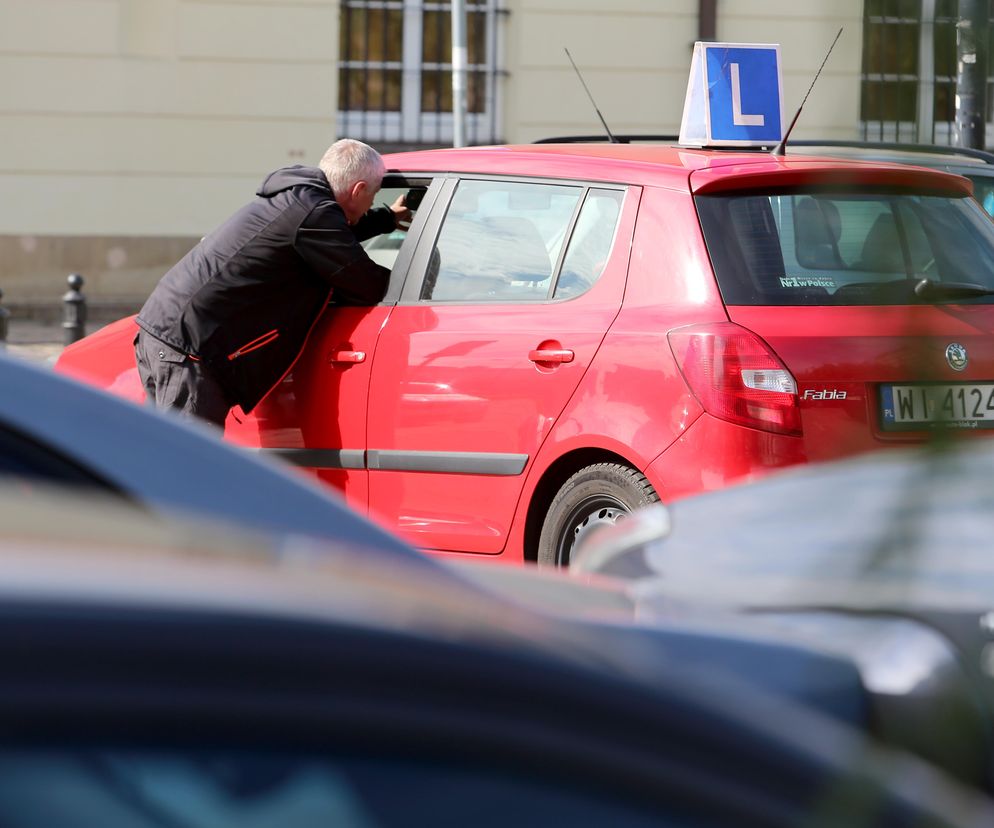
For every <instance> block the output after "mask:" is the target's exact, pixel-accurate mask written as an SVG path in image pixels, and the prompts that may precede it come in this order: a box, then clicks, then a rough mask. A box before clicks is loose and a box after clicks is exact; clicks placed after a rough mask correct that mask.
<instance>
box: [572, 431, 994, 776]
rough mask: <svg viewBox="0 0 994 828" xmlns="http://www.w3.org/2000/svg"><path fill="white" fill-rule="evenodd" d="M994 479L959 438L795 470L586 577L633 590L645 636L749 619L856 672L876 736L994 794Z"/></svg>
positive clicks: (676, 509) (692, 512) (614, 544)
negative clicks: (711, 619) (713, 620)
mask: <svg viewBox="0 0 994 828" xmlns="http://www.w3.org/2000/svg"><path fill="white" fill-rule="evenodd" d="M992 470H994V447H992V446H991V445H989V444H986V443H984V444H975V443H971V444H970V445H969V447H967V445H966V444H957V443H951V442H950V441H949V440H948V439H947V440H945V441H943V440H939V444H938V446H937V447H934V448H931V449H918V450H912V449H908V450H906V451H904V452H894V453H886V454H877V455H868V456H866V457H863V458H860V459H858V460H850V461H845V462H838V463H830V464H822V465H819V466H810V467H806V468H803V469H798V470H792V471H789V472H784V473H782V474H779V475H776V476H773V477H771V478H769V479H766V480H763V481H759V482H755V483H752V484H748V485H742V486H737V487H733V488H730V489H727V490H725V491H722V492H715V493H711V494H708V495H702V496H699V497H695V498H688V499H686V500H684V501H681V502H679V503H674V504H672V506H671V507H670V509H669V511H668V512H667V514H666V515H662V514H660V513H659V512H658V511H653V509H647V510H645V511H643V512H640V513H638V514H636V515H634V516H631V517H629V518H628V519H627V522H626V523H625V524H618V525H617V526H615V527H613V528H611V529H603V530H602V531H601V532H599V533H598V534H597V535H596V536H594V535H592V536H591V537H590V538H589V541H588V542H586V543H584V544H583V548H582V550H581V551H580V554H579V555H578V557H577V560H576V561H575V562H574V568H576V569H578V570H580V571H588V572H595V573H598V574H600V575H602V576H604V575H610V576H612V577H615V578H626V579H629V580H630V582H631V583H632V584H633V586H632V593H633V594H634V595H637V596H638V601H637V610H636V611H637V614H638V617H639V618H640V619H641V621H642V622H643V623H647V624H651V623H652V619H653V618H657V619H663V620H665V621H666V622H667V623H671V621H672V618H673V617H674V616H675V615H676V616H678V615H680V614H681V613H687V612H688V610H687V608H688V607H690V608H693V611H694V612H696V613H698V614H700V613H703V612H710V613H716V614H719V615H721V616H727V615H728V614H734V615H735V616H737V617H738V619H739V623H740V625H741V629H742V630H743V631H746V630H753V631H755V632H756V633H757V634H759V633H760V631H763V630H766V631H768V632H769V631H772V630H777V631H779V632H780V633H781V634H782V635H784V636H786V637H787V638H788V639H789V640H793V641H794V642H796V643H797V644H798V645H800V646H807V647H810V648H812V649H813V650H815V651H818V652H822V653H826V654H834V655H836V656H838V657H841V658H844V659H846V660H848V661H849V662H850V663H852V664H854V665H856V667H857V669H858V672H859V675H860V679H859V684H860V685H861V686H862V687H863V688H864V690H865V692H866V698H867V701H868V706H869V709H868V715H867V718H866V720H865V726H866V728H867V730H868V731H869V732H871V733H873V734H875V735H876V736H878V737H879V738H881V739H883V740H885V741H887V742H889V743H891V744H896V745H901V746H904V747H906V748H909V749H911V750H914V751H915V752H917V753H919V754H920V755H922V756H925V757H927V758H929V759H930V760H931V761H933V762H936V763H937V764H939V765H941V766H943V767H945V768H947V769H949V770H950V771H952V772H953V773H955V774H956V775H957V776H959V777H960V778H961V779H964V780H967V781H969V782H970V783H971V784H974V785H977V786H979V787H982V788H985V789H987V790H988V791H990V790H994V558H992V556H991V552H990V550H991V538H992V537H994V489H992V486H991V476H992ZM654 508H655V509H659V508H660V507H654ZM670 522H671V524H672V528H670ZM756 669H757V671H760V670H761V669H762V668H760V667H757V668H756Z"/></svg>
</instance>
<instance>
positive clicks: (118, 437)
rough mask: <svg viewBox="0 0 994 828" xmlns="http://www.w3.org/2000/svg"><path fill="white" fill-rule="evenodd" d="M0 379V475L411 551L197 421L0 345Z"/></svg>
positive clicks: (285, 471)
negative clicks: (101, 388)
mask: <svg viewBox="0 0 994 828" xmlns="http://www.w3.org/2000/svg"><path fill="white" fill-rule="evenodd" d="M0 388H2V389H3V393H0V481H2V480H4V479H5V478H10V477H12V478H15V479H18V480H21V481H23V482H24V483H25V484H27V483H29V482H31V481H44V482H47V483H49V484H59V485H62V486H71V487H74V488H81V489H88V490H95V491H101V492H107V493H113V494H114V495H116V496H118V497H121V498H123V499H126V500H128V501H130V502H132V503H135V504H139V505H141V506H143V507H145V508H148V509H152V510H156V511H162V512H167V513H169V512H175V511H180V512H185V513H188V514H195V515H210V516H214V517H217V518H224V519H226V520H228V521H230V522H233V523H235V524H238V525H242V526H247V527H252V526H255V527H262V528H268V529H276V530H281V531H287V532H296V533H302V534H310V535H316V536H320V537H324V538H329V539H335V540H340V541H343V542H347V543H354V544H361V545H364V546H369V547H374V548H378V549H382V550H384V552H392V553H393V554H395V555H399V556H403V557H412V556H415V553H414V552H413V550H411V549H410V548H408V547H407V546H406V545H405V544H403V543H401V542H400V541H399V540H397V539H396V538H395V537H393V536H392V535H391V534H389V533H388V532H385V531H383V530H381V529H379V528H377V527H376V526H374V525H373V524H372V523H371V522H370V521H368V520H366V519H365V518H363V517H360V516H359V515H357V514H356V513H355V512H353V511H352V510H351V509H349V508H348V507H347V506H345V505H344V503H343V502H342V501H341V499H340V498H338V497H337V496H336V495H335V494H334V493H333V492H330V491H327V490H325V489H323V488H319V487H318V486H316V485H314V484H312V483H311V482H310V481H309V480H306V479H305V478H304V477H303V476H302V475H299V474H295V473H293V472H292V471H291V470H288V469H287V468H286V467H285V466H283V465H282V464H280V463H277V462H276V461H274V460H271V459H268V458H264V457H259V456H256V455H254V454H253V453H252V452H248V451H245V450H244V449H236V448H234V447H233V446H231V445H228V444H226V443H224V442H223V441H222V440H220V439H219V436H218V435H217V434H215V433H214V432H212V431H211V430H209V428H208V427H206V426H204V425H201V424H199V423H193V422H187V421H183V420H181V419H179V418H177V417H168V416H165V415H163V414H161V413H159V412H157V411H155V410H153V409H151V408H144V407H142V408H140V407H138V406H134V405H129V404H127V403H125V402H123V401H122V400H121V399H120V398H118V397H115V396H113V395H111V394H107V393H105V392H103V391H99V390H97V389H95V388H93V387H92V386H86V385H84V384H82V383H79V382H77V381H75V380H72V379H69V378H66V377H63V376H59V375H56V374H55V373H54V372H52V371H51V370H47V369H45V368H42V367H40V366H36V365H32V364H30V363H28V362H26V361H24V360H22V359H18V358H16V357H9V356H5V355H3V354H2V353H0ZM418 560H423V559H421V558H420V557H418Z"/></svg>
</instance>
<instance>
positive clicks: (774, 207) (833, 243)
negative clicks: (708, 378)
mask: <svg viewBox="0 0 994 828" xmlns="http://www.w3.org/2000/svg"><path fill="white" fill-rule="evenodd" d="M696 201H697V206H698V210H699V212H700V217H701V225H702V227H703V229H704V236H705V239H706V241H707V245H708V250H709V252H710V254H711V259H712V262H713V264H714V268H715V274H716V275H717V278H718V283H719V285H720V287H721V292H722V296H723V298H724V300H725V302H726V303H727V304H729V305H904V304H916V303H921V302H931V301H936V300H937V299H940V298H941V299H947V300H950V301H951V300H954V299H955V300H956V301H964V295H963V294H964V290H965V289H962V288H961V289H960V290H959V291H958V292H956V294H955V295H950V296H942V295H941V294H940V293H939V292H938V291H928V290H926V291H922V289H921V288H919V289H918V290H917V291H916V287H917V286H918V285H919V283H920V282H921V281H922V280H923V279H927V280H928V281H929V284H930V285H932V286H935V285H953V286H957V287H960V286H964V285H966V286H968V287H969V294H970V295H969V296H968V297H967V298H968V300H969V301H971V302H986V303H990V302H994V296H989V295H984V292H985V291H987V290H990V291H994V223H992V222H991V221H990V219H989V217H988V216H987V215H986V214H985V213H984V212H983V210H982V209H981V207H980V205H979V204H978V203H977V202H976V201H974V200H973V199H971V198H968V197H962V198H952V197H949V196H945V195H942V196H940V195H918V194H913V193H907V192H893V191H892V192H878V191H874V192H867V191H851V192H832V193H823V192H789V193H786V192H768V193H750V194H746V195H738V194H736V195H727V194H724V195H712V196H698V197H697V199H696Z"/></svg>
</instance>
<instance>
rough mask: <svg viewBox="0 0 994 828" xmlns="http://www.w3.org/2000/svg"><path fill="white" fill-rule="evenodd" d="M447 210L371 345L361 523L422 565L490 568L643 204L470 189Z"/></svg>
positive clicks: (502, 188) (542, 190)
mask: <svg viewBox="0 0 994 828" xmlns="http://www.w3.org/2000/svg"><path fill="white" fill-rule="evenodd" d="M446 197H448V198H449V201H448V204H447V209H446V211H445V215H444V218H443V217H441V216H439V215H438V214H439V213H440V210H436V211H435V216H436V218H437V227H436V226H434V225H433V226H432V227H429V228H426V230H425V233H424V234H423V235H422V239H421V244H420V245H419V249H418V252H417V254H416V256H415V261H414V263H413V265H412V273H411V278H409V279H408V281H407V283H406V285H405V288H404V293H403V296H402V297H401V301H400V302H399V303H398V305H397V306H396V307H395V308H394V309H393V310H392V311H391V313H390V316H389V318H388V319H387V321H386V324H385V325H384V329H383V332H382V333H381V335H380V339H379V343H378V345H377V351H376V358H375V360H374V363H373V370H372V376H371V380H370V382H371V385H370V395H369V420H368V442H367V446H368V448H367V464H368V467H369V486H370V513H371V515H372V516H374V517H377V518H379V519H380V520H381V521H382V522H383V523H384V524H385V525H386V526H387V527H388V528H391V529H394V530H395V531H397V532H399V533H400V534H401V535H402V536H404V537H405V538H406V539H407V540H409V541H410V542H412V543H413V544H415V545H417V546H419V547H421V548H424V549H431V550H442V551H462V552H477V553H486V554H495V553H499V552H501V550H502V549H503V548H504V544H505V541H506V539H507V534H508V531H509V527H510V525H511V521H512V518H513V516H514V513H515V508H516V506H517V505H518V498H519V495H520V492H521V487H522V484H523V481H524V473H525V471H526V469H527V468H528V465H529V463H530V462H531V461H532V460H533V458H534V457H535V455H536V453H537V452H538V449H539V448H540V446H541V445H542V443H543V441H544V440H545V438H546V437H547V436H548V434H549V433H550V431H551V429H552V427H553V424H554V423H555V422H556V419H557V417H558V416H559V414H560V413H561V412H562V410H563V408H564V406H565V405H566V403H567V401H568V400H569V399H570V396H571V395H572V394H573V392H574V390H575V389H576V387H577V385H578V383H579V381H580V378H581V377H582V376H583V373H584V371H585V370H586V368H587V366H588V365H589V364H590V361H591V359H592V358H593V356H594V354H595V353H596V351H597V349H598V347H599V345H600V343H601V340H602V339H603V336H604V334H605V332H606V331H607V329H608V327H609V326H610V324H611V322H612V321H613V320H614V318H615V316H616V315H617V313H618V310H619V308H620V305H621V300H622V296H623V292H624V285H625V278H626V274H627V268H628V250H629V247H630V245H629V241H630V234H631V229H632V226H633V224H634V215H635V211H636V208H637V201H638V190H637V189H636V188H629V189H627V190H626V188H624V187H611V186H602V185H597V186H591V185H587V184H583V183H577V182H560V181H555V182H554V181H535V180H530V181H522V180H517V181H515V180H510V179H497V178H485V177H479V178H463V179H460V180H455V179H453V180H451V181H450V182H449V183H448V184H447V188H446V191H445V193H444V194H443V195H442V196H441V197H440V198H446ZM615 240H617V241H615ZM415 274H417V275H418V276H419V278H414V277H415Z"/></svg>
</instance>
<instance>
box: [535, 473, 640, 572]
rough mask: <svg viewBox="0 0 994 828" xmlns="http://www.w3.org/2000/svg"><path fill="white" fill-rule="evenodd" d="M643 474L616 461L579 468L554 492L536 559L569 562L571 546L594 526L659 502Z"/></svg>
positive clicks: (547, 563)
mask: <svg viewBox="0 0 994 828" xmlns="http://www.w3.org/2000/svg"><path fill="white" fill-rule="evenodd" d="M658 502H659V495H657V494H656V490H655V489H653V488H652V484H651V483H649V481H648V480H646V478H645V476H644V475H642V474H640V473H639V472H637V471H636V470H635V469H632V468H629V467H628V466H622V465H620V464H618V463H597V464H596V465H593V466H587V467H586V468H583V469H580V471H578V472H577V473H576V474H574V475H573V476H572V477H571V478H570V479H569V480H567V481H566V482H565V483H564V484H563V487H562V488H561V489H560V490H559V492H558V493H557V494H556V496H555V498H553V500H552V504H551V505H550V506H549V513H548V514H547V515H546V518H545V522H544V523H543V524H542V535H541V537H540V538H539V542H538V562H539V564H541V565H543V566H569V561H570V555H571V554H572V551H573V547H574V546H575V544H576V543H577V541H579V540H580V538H582V537H583V536H584V535H586V534H587V533H588V532H590V531H591V530H592V529H594V527H596V526H603V525H604V524H613V523H616V522H617V521H618V520H620V519H623V518H624V517H625V516H626V515H628V514H630V513H631V512H632V511H633V510H634V509H638V508H640V507H642V506H648V505H649V504H650V503H658Z"/></svg>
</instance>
